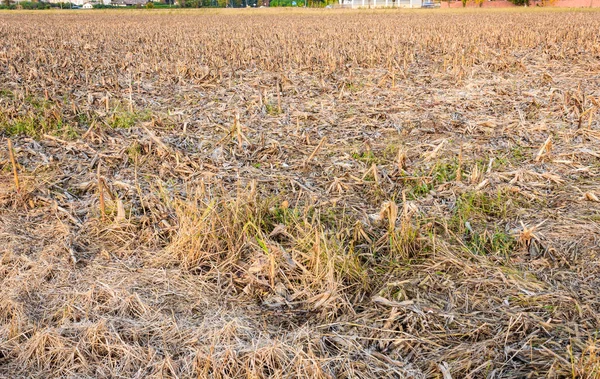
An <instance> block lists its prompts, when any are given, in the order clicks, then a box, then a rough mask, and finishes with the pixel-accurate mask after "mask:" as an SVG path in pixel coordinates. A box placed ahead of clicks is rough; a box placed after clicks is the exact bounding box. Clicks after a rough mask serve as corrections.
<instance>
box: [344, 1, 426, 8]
mask: <svg viewBox="0 0 600 379" xmlns="http://www.w3.org/2000/svg"><path fill="white" fill-rule="evenodd" d="M338 1H339V4H340V5H341V6H342V7H343V8H421V7H422V6H423V2H424V0H338Z"/></svg>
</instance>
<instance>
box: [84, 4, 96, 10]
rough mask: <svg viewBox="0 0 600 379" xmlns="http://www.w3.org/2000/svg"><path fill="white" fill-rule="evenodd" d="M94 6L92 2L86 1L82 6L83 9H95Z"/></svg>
mask: <svg viewBox="0 0 600 379" xmlns="http://www.w3.org/2000/svg"><path fill="white" fill-rule="evenodd" d="M93 8H94V6H93V5H92V3H85V4H83V5H82V6H81V9H93Z"/></svg>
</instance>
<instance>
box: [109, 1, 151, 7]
mask: <svg viewBox="0 0 600 379" xmlns="http://www.w3.org/2000/svg"><path fill="white" fill-rule="evenodd" d="M147 3H148V0H112V5H116V6H120V7H125V6H136V5H140V6H143V5H146V4H147Z"/></svg>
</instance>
